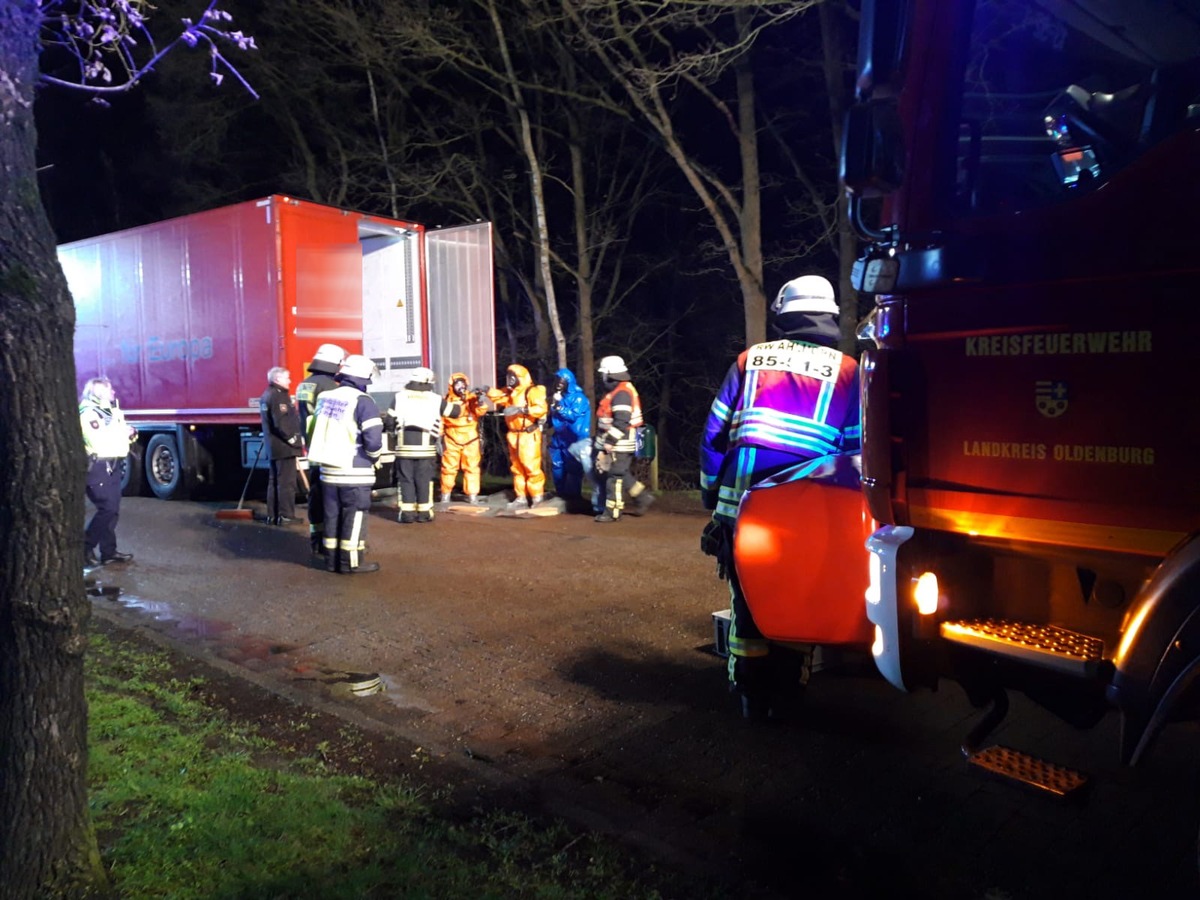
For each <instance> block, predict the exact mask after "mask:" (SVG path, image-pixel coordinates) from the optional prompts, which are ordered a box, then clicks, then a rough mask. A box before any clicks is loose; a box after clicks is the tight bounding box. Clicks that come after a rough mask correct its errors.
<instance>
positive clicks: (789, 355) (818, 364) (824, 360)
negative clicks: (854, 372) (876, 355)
mask: <svg viewBox="0 0 1200 900" xmlns="http://www.w3.org/2000/svg"><path fill="white" fill-rule="evenodd" d="M833 354H836V355H837V356H841V354H840V353H837V351H831V350H828V349H827V348H825V347H805V346H800V347H794V348H793V347H787V348H775V347H761V346H759V347H754V348H752V349H751V351H750V353H749V355H748V356H747V357H746V368H747V369H770V370H774V371H783V372H793V373H795V374H797V375H807V376H808V377H809V378H819V379H820V380H821V381H836V380H837V375H838V369H839V368H840V366H839V363H840V359H834V358H833Z"/></svg>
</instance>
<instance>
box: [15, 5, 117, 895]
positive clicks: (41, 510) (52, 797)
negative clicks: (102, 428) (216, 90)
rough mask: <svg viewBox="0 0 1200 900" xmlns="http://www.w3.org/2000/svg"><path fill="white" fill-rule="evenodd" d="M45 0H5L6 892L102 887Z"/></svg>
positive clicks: (77, 440) (69, 326) (80, 460)
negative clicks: (48, 141)
mask: <svg viewBox="0 0 1200 900" xmlns="http://www.w3.org/2000/svg"><path fill="white" fill-rule="evenodd" d="M40 18H41V17H40V11H39V4H38V2H37V0H20V2H11V3H4V4H0V172H3V173H4V174H3V177H0V342H2V343H3V354H2V355H0V359H2V360H3V365H4V381H5V384H6V387H5V389H4V390H3V391H0V459H3V460H4V462H5V466H6V469H7V471H6V472H5V474H4V478H3V479H0V546H3V548H4V552H3V554H2V555H0V886H2V887H0V890H2V891H3V894H4V897H5V898H26V897H29V898H33V897H38V898H44V897H59V896H68V897H69V896H83V895H84V894H91V895H93V896H94V895H95V894H97V893H99V892H102V891H105V890H107V881H106V878H105V874H104V869H103V867H102V865H101V863H100V854H99V852H98V850H97V848H96V839H95V835H94V834H93V832H92V828H91V822H90V819H89V817H88V806H87V705H86V703H85V701H84V695H83V650H84V646H85V644H86V642H87V638H86V630H87V621H88V615H89V612H90V606H89V601H88V598H87V596H86V595H85V593H84V590H83V580H82V579H83V541H82V538H81V535H82V534H83V496H82V495H83V481H84V454H83V441H82V436H81V435H80V433H79V424H78V423H79V418H78V413H77V411H76V399H75V364H74V360H73V356H72V349H71V347H72V340H73V336H74V332H75V311H74V308H73V306H72V303H71V297H70V295H69V294H68V293H67V284H66V280H65V279H64V278H63V274H62V270H61V269H60V268H59V266H58V261H57V258H56V256H55V251H54V235H53V233H52V231H51V229H50V223H49V221H47V219H46V214H45V212H44V211H43V209H42V204H41V198H40V196H39V194H38V186H37V174H36V164H35V158H34V149H35V147H36V144H37V134H36V131H35V129H34V121H33V84H34V81H35V79H36V78H37V56H38V50H39V45H38V25H39V22H40Z"/></svg>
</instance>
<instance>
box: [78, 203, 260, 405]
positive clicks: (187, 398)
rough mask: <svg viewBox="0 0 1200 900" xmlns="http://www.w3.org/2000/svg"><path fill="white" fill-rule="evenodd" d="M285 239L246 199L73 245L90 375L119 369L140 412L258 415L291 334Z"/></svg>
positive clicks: (122, 390) (114, 374)
mask: <svg viewBox="0 0 1200 900" xmlns="http://www.w3.org/2000/svg"><path fill="white" fill-rule="evenodd" d="M275 245H276V239H275V230H274V228H273V227H272V226H271V224H270V223H268V222H266V221H265V219H264V216H263V213H262V210H260V209H258V208H256V207H255V205H254V204H253V203H243V204H238V205H236V206H230V207H224V208H222V209H215V210H210V211H208V212H203V213H197V214H195V215H190V216H184V217H182V218H179V219H172V220H169V221H166V222H160V223H156V224H153V225H146V226H143V227H141V228H134V229H130V230H128V231H122V232H118V233H115V234H110V235H103V236H100V237H95V238H89V239H87V240H83V241H77V242H75V243H72V244H66V245H63V246H61V247H60V248H59V251H58V256H59V261H60V263H61V264H62V268H63V271H64V273H65V274H66V277H67V283H68V285H69V286H70V289H71V294H72V296H73V297H74V299H75V308H76V333H75V365H76V374H77V377H78V379H79V382H80V385H82V383H83V382H84V381H86V380H87V379H88V378H90V377H92V376H95V375H106V376H108V377H109V378H110V379H111V380H112V381H113V384H114V386H115V388H116V390H117V393H118V396H119V397H120V398H121V403H122V405H123V406H124V407H125V409H126V411H127V414H128V415H129V416H130V418H132V419H137V418H138V417H143V418H145V417H166V418H175V417H183V418H187V417H190V416H194V417H198V418H202V419H210V420H216V419H221V418H223V417H228V416H234V417H247V416H248V413H249V410H248V406H249V403H250V399H251V397H252V396H253V397H255V398H256V397H257V396H258V394H260V393H261V385H262V382H264V380H265V379H264V373H265V371H266V366H267V365H268V364H269V363H268V361H269V360H272V359H275V358H277V355H278V351H277V349H276V348H277V347H278V346H279V344H280V341H281V335H282V331H281V322H280V315H279V313H280V309H279V302H278V299H277V298H278V282H277V277H278V275H277V272H278V266H277V265H276V258H277V255H276V247H275ZM255 407H256V408H257V402H255ZM256 417H257V414H255V418H256Z"/></svg>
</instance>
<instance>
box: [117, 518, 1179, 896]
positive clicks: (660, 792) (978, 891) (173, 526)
mask: <svg viewBox="0 0 1200 900" xmlns="http://www.w3.org/2000/svg"><path fill="white" fill-rule="evenodd" d="M388 502H389V501H383V502H381V503H380V504H379V505H377V507H376V508H375V510H374V511H373V515H372V517H371V522H370V535H369V542H370V558H371V559H372V560H375V561H377V562H379V563H380V565H381V567H382V570H381V571H380V572H379V573H378V574H374V575H365V576H361V577H345V576H337V575H331V574H328V573H325V572H324V571H320V570H318V569H316V568H313V567H312V565H311V560H310V556H309V550H308V540H307V535H306V533H305V531H304V530H303V529H302V528H300V527H297V526H293V527H286V528H270V527H268V526H266V525H265V524H261V523H258V522H250V521H244V520H240V521H239V520H221V519H217V518H216V516H215V510H216V509H217V508H218V506H217V505H213V504H201V503H166V502H162V501H158V500H154V499H150V498H126V500H125V501H124V503H123V504H122V512H121V522H120V526H119V534H120V537H121V544H122V549H123V550H127V551H133V552H134V553H135V560H134V562H132V563H131V564H129V565H127V566H124V567H119V568H118V567H111V568H104V569H100V570H97V571H96V573H95V575H96V579H97V584H96V588H95V591H94V607H95V609H96V610H97V612H98V614H99V615H102V616H103V617H104V618H105V619H106V620H108V621H111V622H114V623H117V624H119V625H121V626H122V627H127V628H133V629H138V630H140V631H142V632H145V633H151V634H153V635H155V636H157V637H158V638H159V639H160V640H162V641H166V642H169V643H170V644H171V646H173V647H176V648H177V649H181V650H183V651H184V652H188V653H191V654H194V655H196V656H198V657H201V658H204V659H207V660H214V661H217V663H218V664H220V665H221V666H223V667H224V668H225V669H226V671H234V672H240V673H243V674H244V676H245V677H246V678H248V679H253V680H254V681H255V682H256V683H259V684H262V685H264V686H266V687H268V688H270V689H272V690H275V691H277V692H279V693H282V694H285V695H286V696H289V697H291V698H293V699H298V700H299V701H300V702H311V703H313V704H320V705H321V706H322V708H329V709H335V710H341V711H342V712H343V713H344V714H345V715H346V716H347V717H348V718H351V719H352V720H354V721H356V722H358V723H360V724H361V723H368V724H370V725H371V726H372V727H376V728H379V729H385V730H388V731H390V732H392V733H396V734H401V735H404V736H405V737H407V738H409V739H411V740H413V741H414V742H417V743H418V744H420V745H421V746H422V747H423V748H425V749H426V750H427V751H428V752H429V753H431V754H433V755H435V756H437V757H439V758H441V759H444V760H446V761H452V762H455V763H456V764H458V765H461V766H462V767H463V770H464V771H465V772H467V773H470V774H471V775H472V776H474V777H479V778H480V779H483V780H485V781H488V782H490V783H495V784H499V783H505V784H508V785H509V786H510V787H512V788H513V789H516V790H520V791H521V792H523V793H525V794H527V795H529V796H530V797H532V798H534V799H536V800H537V801H538V802H539V803H540V805H541V806H542V807H543V808H545V809H547V810H549V811H552V812H555V813H559V814H563V815H565V816H567V817H569V818H572V819H574V820H575V821H579V822H584V823H586V824H587V825H588V826H589V827H592V828H599V829H602V830H610V831H612V832H614V833H618V834H622V835H624V836H626V837H627V838H629V839H630V840H632V841H634V842H635V843H637V844H639V845H641V846H644V847H648V848H650V849H651V850H652V851H654V852H656V853H660V854H661V855H663V856H664V858H666V859H668V860H669V861H671V862H672V863H675V864H682V865H688V866H694V867H697V868H703V869H705V870H713V871H721V872H725V873H727V874H732V875H734V876H735V877H741V878H744V879H746V884H745V885H744V888H743V889H742V890H739V891H738V894H739V896H801V895H803V894H808V893H811V892H812V891H814V890H822V891H829V890H836V891H837V892H838V893H837V896H839V897H855V896H863V897H875V896H884V895H892V896H921V897H947V898H949V897H979V898H983V897H988V898H995V900H999V898H1018V897H1021V898H1042V897H1055V898H1061V897H1114V898H1115V897H1127V896H1131V895H1136V896H1145V897H1155V898H1157V897H1163V898H1174V897H1193V896H1200V891H1197V879H1196V874H1195V870H1196V866H1195V860H1196V852H1195V850H1196V833H1197V824H1198V822H1200V790H1198V781H1200V779H1198V778H1197V766H1196V760H1197V750H1198V749H1200V731H1197V729H1196V728H1195V727H1194V726H1190V725H1188V726H1176V727H1175V728H1173V729H1171V730H1169V731H1168V732H1167V733H1166V735H1165V736H1164V738H1163V740H1162V742H1161V743H1160V745H1159V747H1158V749H1157V751H1156V753H1155V755H1154V756H1152V757H1151V759H1150V761H1149V763H1148V764H1147V765H1146V766H1144V767H1141V768H1139V769H1137V770H1127V769H1122V768H1120V767H1119V766H1118V765H1117V761H1116V747H1117V743H1116V741H1117V738H1116V735H1117V729H1118V725H1119V723H1118V722H1117V721H1116V719H1115V717H1110V718H1109V719H1106V720H1105V721H1103V722H1102V723H1101V724H1100V725H1099V726H1097V727H1096V728H1095V729H1092V730H1091V731H1088V732H1078V731H1076V730H1074V729H1072V728H1071V727H1070V726H1067V725H1065V724H1062V723H1060V722H1058V720H1056V719H1054V718H1053V717H1052V716H1050V715H1049V714H1047V713H1045V712H1043V711H1041V710H1039V709H1037V708H1035V707H1033V706H1032V705H1031V704H1029V703H1027V702H1025V701H1024V700H1023V698H1020V697H1013V698H1012V708H1013V711H1012V713H1011V714H1010V716H1009V718H1008V720H1007V721H1006V722H1005V724H1004V725H1002V726H1001V729H1000V731H999V732H998V733H997V734H996V735H995V738H996V740H998V741H1000V742H1002V743H1005V744H1008V745H1010V746H1015V747H1019V748H1021V749H1024V750H1028V751H1030V752H1034V753H1036V754H1038V755H1040V756H1043V757H1045V758H1048V759H1052V760H1054V761H1055V762H1058V763H1062V764H1066V765H1072V766H1075V767H1079V768H1082V769H1084V770H1086V771H1089V772H1090V773H1092V774H1093V780H1094V786H1093V788H1092V790H1091V791H1090V793H1089V795H1088V797H1087V798H1086V800H1085V802H1083V803H1075V804H1064V803H1061V802H1056V801H1052V800H1049V799H1047V798H1043V797H1040V796H1035V795H1031V794H1027V793H1025V792H1023V791H1021V790H1018V789H1015V788H1012V787H1010V786H1008V785H1004V784H999V783H995V782H990V781H987V780H984V779H982V778H981V777H980V776H978V775H975V774H972V773H968V772H967V771H966V769H965V767H964V765H963V763H962V759H961V756H960V755H959V752H958V746H959V744H960V743H961V740H962V739H963V737H964V736H965V735H966V733H967V731H968V729H969V728H970V726H971V724H973V722H974V721H975V720H976V718H977V716H978V712H977V711H976V710H974V709H972V708H971V707H970V705H969V704H968V703H967V702H966V701H965V699H964V698H963V697H962V695H961V692H960V691H959V690H958V689H957V688H956V687H954V686H953V685H947V686H945V687H944V688H943V690H942V691H941V692H939V693H936V694H932V693H925V694H917V695H904V694H901V693H900V692H898V691H895V690H894V689H893V688H891V687H890V686H888V685H887V684H885V683H884V682H883V681H882V680H881V679H879V678H878V676H877V675H875V674H874V672H873V670H872V668H871V667H870V665H869V663H866V664H863V663H864V661H863V660H861V659H859V658H857V657H854V656H849V657H846V658H844V659H843V663H844V664H843V665H841V666H831V667H830V668H829V669H827V670H826V671H823V672H820V673H818V674H817V675H816V676H815V677H814V679H813V683H812V685H811V687H810V691H809V696H808V698H807V701H806V709H805V712H804V715H803V717H802V719H801V721H799V722H797V723H794V724H789V725H784V726H771V727H765V728H751V727H747V726H745V725H744V724H743V723H742V722H741V721H740V720H739V719H738V718H737V717H736V715H735V712H734V708H733V705H732V703H731V701H730V698H729V697H728V696H727V694H726V692H725V689H724V672H723V661H722V660H720V659H719V658H717V657H715V656H714V655H713V654H712V653H711V643H712V624H711V613H712V612H713V611H714V610H717V609H720V608H722V607H723V606H725V605H726V599H725V598H726V594H725V587H724V585H723V584H721V583H720V582H718V581H717V580H716V579H715V578H714V577H713V573H712V567H711V565H710V562H711V561H710V560H708V559H707V558H706V557H703V556H702V555H701V554H700V553H699V552H698V549H697V544H698V537H699V532H700V529H701V527H702V525H703V521H704V520H703V517H702V515H701V514H700V513H699V510H698V509H691V508H688V507H687V506H686V505H683V504H678V505H676V508H675V511H674V512H671V511H670V508H671V504H669V503H660V504H659V505H656V507H655V510H654V511H652V512H651V513H650V514H649V515H647V516H646V517H644V518H641V519H633V520H629V521H627V522H620V523H617V524H615V525H607V526H605V525H597V524H596V523H594V522H592V521H591V518H590V517H589V516H573V515H562V516H551V517H544V518H532V517H531V518H525V519H519V520H518V519H512V518H493V517H491V516H480V515H458V514H455V513H448V514H442V515H439V517H438V519H437V521H436V522H434V523H433V524H432V525H400V524H399V523H397V522H396V521H395V518H394V516H395V513H394V509H390V508H388V506H387V503H388ZM831 659H833V657H831ZM381 688H382V690H381Z"/></svg>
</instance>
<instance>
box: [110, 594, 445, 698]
mask: <svg viewBox="0 0 1200 900" xmlns="http://www.w3.org/2000/svg"><path fill="white" fill-rule="evenodd" d="M87 592H88V595H89V596H91V597H100V598H104V599H106V600H111V601H113V602H115V603H116V604H118V605H120V606H123V607H125V608H126V609H130V610H134V611H136V612H138V613H141V614H143V615H146V616H148V617H150V618H151V619H153V620H154V621H156V622H162V623H165V624H166V625H168V626H169V627H168V628H166V629H162V630H163V631H165V633H166V634H168V635H169V636H170V637H172V638H174V639H175V640H179V641H182V642H184V643H190V644H201V643H203V644H205V645H207V649H208V651H209V652H210V653H211V654H212V655H213V656H216V657H218V658H220V659H223V660H225V661H226V662H231V663H234V664H236V665H239V666H242V667H243V668H246V669H250V670H251V671H254V672H262V671H265V670H270V669H278V670H282V672H283V675H284V677H285V678H286V679H287V680H289V681H293V682H295V681H309V682H318V683H320V684H321V685H322V686H323V687H325V689H326V690H328V692H329V693H330V694H332V695H333V696H335V697H369V696H371V695H372V694H380V693H386V692H387V691H388V690H389V687H390V686H391V685H392V684H393V683H394V679H392V678H390V677H389V676H387V675H381V674H379V673H378V672H355V671H350V670H348V669H337V668H330V667H329V666H328V664H326V663H323V662H320V661H318V660H314V659H312V658H309V657H304V656H300V655H297V651H301V650H303V649H304V645H301V644H290V643H286V642H284V641H277V640H272V639H270V638H265V637H262V636H260V635H255V634H244V633H243V632H241V631H239V630H238V628H237V626H235V625H234V623H232V622H227V621H224V620H222V619H210V618H206V617H204V616H197V615H192V614H190V613H184V612H181V611H179V610H177V609H176V608H175V607H174V606H172V605H171V604H170V603H168V602H167V601H165V600H149V599H147V598H145V597H137V596H135V595H133V594H126V593H123V592H122V591H121V589H120V588H119V587H117V586H115V585H104V584H100V583H98V582H93V583H91V584H89V585H87ZM389 699H393V700H394V702H396V705H397V706H401V707H411V706H413V704H412V703H408V702H405V703H401V702H397V701H399V700H401V699H402V698H401V697H395V698H392V697H389ZM420 708H422V709H425V708H426V707H424V706H421V707H420Z"/></svg>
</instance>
